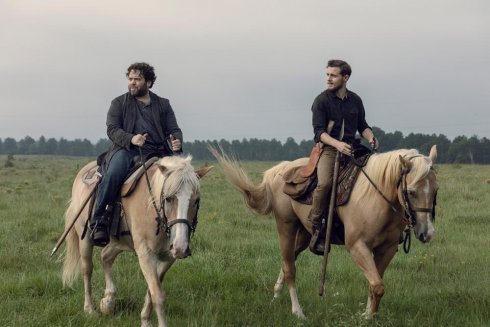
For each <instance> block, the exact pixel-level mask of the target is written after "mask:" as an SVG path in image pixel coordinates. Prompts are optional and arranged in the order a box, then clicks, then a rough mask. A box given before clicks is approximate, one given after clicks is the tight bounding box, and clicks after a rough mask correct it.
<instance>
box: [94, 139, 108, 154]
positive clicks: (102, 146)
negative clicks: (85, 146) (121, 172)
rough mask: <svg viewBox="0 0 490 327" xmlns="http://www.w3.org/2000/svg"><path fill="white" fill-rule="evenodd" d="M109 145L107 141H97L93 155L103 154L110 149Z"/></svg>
mask: <svg viewBox="0 0 490 327" xmlns="http://www.w3.org/2000/svg"><path fill="white" fill-rule="evenodd" d="M111 144H112V142H111V140H109V139H99V140H98V141H97V143H96V144H95V147H94V152H95V155H99V154H101V153H103V152H106V151H108V150H109V149H110V147H111Z"/></svg>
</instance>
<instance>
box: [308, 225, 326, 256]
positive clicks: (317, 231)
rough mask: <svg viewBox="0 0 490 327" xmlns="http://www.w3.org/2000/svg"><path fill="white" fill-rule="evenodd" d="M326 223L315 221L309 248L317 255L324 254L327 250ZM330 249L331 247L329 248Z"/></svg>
mask: <svg viewBox="0 0 490 327" xmlns="http://www.w3.org/2000/svg"><path fill="white" fill-rule="evenodd" d="M324 225H325V224H321V223H314V224H313V234H312V236H311V240H310V245H309V249H310V251H311V252H313V253H314V254H317V255H323V252H324V250H325V228H322V226H323V227H325V226H324ZM329 250H330V249H329Z"/></svg>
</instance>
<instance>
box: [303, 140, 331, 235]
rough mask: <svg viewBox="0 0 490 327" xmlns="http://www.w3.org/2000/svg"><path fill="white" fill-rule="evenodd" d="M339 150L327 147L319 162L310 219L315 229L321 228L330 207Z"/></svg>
mask: <svg viewBox="0 0 490 327" xmlns="http://www.w3.org/2000/svg"><path fill="white" fill-rule="evenodd" d="M336 153H337V149H335V148H333V147H331V146H325V148H324V149H323V153H322V155H321V156H320V159H319V160H318V164H317V167H316V174H317V176H318V185H317V186H316V188H315V191H313V203H312V207H311V213H310V216H309V219H310V221H311V223H312V226H313V229H315V228H319V227H320V224H321V217H322V215H323V214H324V212H325V211H326V208H327V207H328V204H329V201H330V198H329V195H330V191H331V189H332V180H333V169H334V166H335V155H336Z"/></svg>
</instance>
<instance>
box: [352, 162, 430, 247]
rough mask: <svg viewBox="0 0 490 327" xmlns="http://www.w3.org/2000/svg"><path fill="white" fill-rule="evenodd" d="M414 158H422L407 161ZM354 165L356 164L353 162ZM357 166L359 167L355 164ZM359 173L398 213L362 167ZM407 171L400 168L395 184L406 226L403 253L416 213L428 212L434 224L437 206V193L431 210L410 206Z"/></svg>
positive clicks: (408, 244)
mask: <svg viewBox="0 0 490 327" xmlns="http://www.w3.org/2000/svg"><path fill="white" fill-rule="evenodd" d="M415 157H422V155H415V156H412V157H410V158H408V159H407V160H409V161H410V160H411V159H413V158H415ZM354 163H356V162H355V161H354ZM356 165H357V166H359V167H360V165H358V164H357V163H356ZM360 168H361V172H362V173H363V174H364V176H366V178H367V179H368V181H369V182H370V183H371V185H373V187H374V188H375V190H376V191H377V192H378V193H379V194H380V195H381V197H382V198H383V199H384V200H385V201H386V202H387V203H388V204H389V205H390V207H391V210H393V212H395V213H396V212H398V210H397V209H396V207H395V205H394V204H393V203H392V202H391V201H390V200H389V199H388V198H387V197H386V196H385V195H384V194H383V192H381V190H380V189H379V188H378V187H377V186H376V184H375V183H374V182H373V181H372V180H371V178H370V177H369V175H368V174H367V173H366V172H365V171H364V169H363V168H362V167H360ZM430 169H431V170H433V168H432V167H430ZM409 171H410V170H409V169H406V168H400V178H399V179H398V182H397V183H396V189H397V192H398V190H399V189H400V187H401V194H402V203H400V204H401V205H402V207H403V210H404V217H403V223H404V224H405V225H407V226H408V228H407V229H406V230H405V237H404V238H403V249H404V251H405V253H408V252H410V244H411V238H410V230H411V229H412V228H413V227H415V225H416V224H417V219H416V212H430V213H431V221H432V222H435V220H436V204H437V192H436V193H435V194H434V200H433V203H432V208H419V207H413V206H412V204H411V203H410V197H409V196H408V186H407V175H408V173H409Z"/></svg>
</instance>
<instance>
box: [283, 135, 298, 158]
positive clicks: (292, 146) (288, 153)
mask: <svg viewBox="0 0 490 327" xmlns="http://www.w3.org/2000/svg"><path fill="white" fill-rule="evenodd" d="M282 148H283V155H284V159H286V160H294V159H296V158H298V157H299V151H298V144H297V143H296V141H295V140H294V139H293V138H292V137H288V138H287V140H286V142H285V143H284V145H283V147H282Z"/></svg>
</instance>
